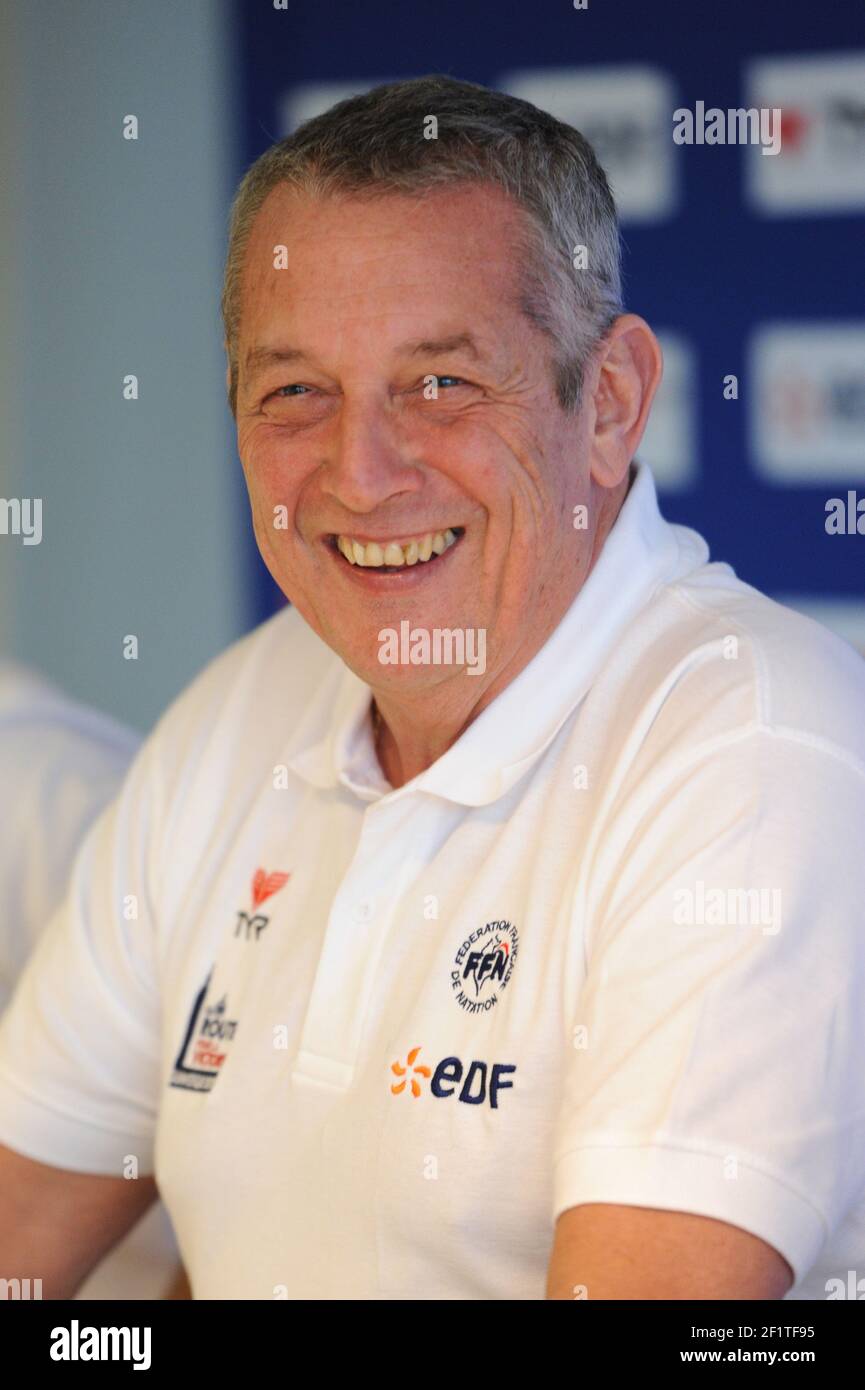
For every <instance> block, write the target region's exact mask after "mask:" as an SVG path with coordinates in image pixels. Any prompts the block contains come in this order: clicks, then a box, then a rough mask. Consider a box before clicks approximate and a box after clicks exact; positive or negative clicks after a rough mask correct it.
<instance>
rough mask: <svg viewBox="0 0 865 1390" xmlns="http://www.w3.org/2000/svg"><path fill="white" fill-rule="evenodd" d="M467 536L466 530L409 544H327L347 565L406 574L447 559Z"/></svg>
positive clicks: (430, 534) (342, 539) (348, 540)
mask: <svg viewBox="0 0 865 1390" xmlns="http://www.w3.org/2000/svg"><path fill="white" fill-rule="evenodd" d="M464 534H465V527H463V526H449V527H447V528H446V529H445V530H443V531H427V532H426V534H425V535H422V536H415V537H413V538H412V539H410V540H406V541H394V540H381V541H360V540H356V539H355V538H354V537H353V536H348V535H331V536H328V537H327V543H328V545H329V546H330V548H331V549H332V550H334V551H335V552H336V553H337V554H338V555H340V556H341V557H342V559H343V560H344V562H345V563H346V564H347V565H351V566H352V567H354V568H357V569H364V570H371V571H373V573H375V574H403V573H405V572H406V571H408V570H412V569H424V568H426V566H427V565H431V564H434V562H435V561H436V560H438V559H440V558H441V556H442V555H446V554H447V552H448V551H449V550H451V549H452V548H453V547H454V546H455V545H456V544H457V542H458V541H459V540H460V538H461V537H462V536H463V535H464Z"/></svg>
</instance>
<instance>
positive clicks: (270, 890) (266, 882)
mask: <svg viewBox="0 0 865 1390" xmlns="http://www.w3.org/2000/svg"><path fill="white" fill-rule="evenodd" d="M290 878H291V874H285V873H282V872H281V871H280V870H278V869H277V870H275V871H274V872H273V873H270V874H268V873H265V871H264V869H256V871H255V873H254V874H253V876H252V906H253V909H254V908H256V907H260V906H261V904H262V903H263V902H266V901H267V899H268V898H270V897H272V896H273V894H274V893H278V892H279V890H280V888H282V886H283V885H284V884H285V883H287V882H288V880H289V879H290ZM269 921H270V918H269V917H264V916H262V914H261V913H260V912H255V911H253V912H252V913H249V912H238V914H237V925H236V927H235V928H234V935H235V936H240V935H241V932H243V933H244V940H245V941H249V940H250V938H252V939H253V940H255V941H257V940H258V938H259V937H260V936H261V933H262V932H263V931H264V929H265V927H266V926H267V924H268V922H269ZM253 932H254V933H255V936H254V937H252V933H253Z"/></svg>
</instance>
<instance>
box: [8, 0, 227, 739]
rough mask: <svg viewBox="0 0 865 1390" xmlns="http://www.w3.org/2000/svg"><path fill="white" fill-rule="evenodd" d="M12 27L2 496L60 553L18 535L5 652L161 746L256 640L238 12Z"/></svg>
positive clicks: (35, 13)
mask: <svg viewBox="0 0 865 1390" xmlns="http://www.w3.org/2000/svg"><path fill="white" fill-rule="evenodd" d="M0 19H2V29H3V32H2V35H0V50H2V54H3V56H2V58H0V92H2V95H0V160H2V166H0V170H2V197H0V315H2V317H0V322H2V324H3V331H2V334H0V497H12V496H20V497H41V498H42V513H43V523H42V524H43V538H42V542H41V544H40V545H31V546H26V545H24V544H23V543H22V540H21V538H20V537H17V536H12V535H2V534H0V651H2V652H3V654H5V655H12V656H15V657H17V658H18V659H19V660H23V661H28V662H31V663H32V664H34V665H35V666H37V667H39V668H40V669H41V670H43V671H45V672H46V673H47V674H48V675H50V676H52V677H53V678H55V679H56V680H58V681H59V682H60V683H61V684H62V685H63V686H64V687H65V688H66V689H67V690H68V691H69V692H70V693H71V694H73V695H76V696H77V697H79V698H83V699H85V700H87V701H89V702H91V703H93V704H95V705H98V706H100V707H102V708H104V709H107V710H109V711H111V712H112V713H114V714H115V715H116V716H118V717H120V718H122V719H125V720H127V721H128V722H129V723H132V724H134V725H136V726H138V727H139V728H141V729H146V728H148V727H149V726H150V725H151V724H152V722H153V720H154V719H155V717H156V716H157V715H158V714H159V713H160V712H161V711H162V709H164V707H165V706H166V705H167V704H168V703H169V701H170V700H171V699H172V698H173V696H174V695H175V694H176V693H177V691H178V690H180V689H181V688H182V687H183V686H184V685H185V684H186V683H187V682H188V681H189V679H190V678H191V677H192V676H193V675H194V674H195V672H196V671H197V670H199V669H200V668H201V666H202V665H204V664H205V662H206V661H207V660H209V659H210V657H211V656H213V655H215V653H216V652H218V651H220V650H222V649H223V648H224V647H225V646H227V645H228V643H229V642H231V641H232V640H233V639H234V638H235V637H237V636H239V635H240V633H241V632H243V631H245V630H246V629H247V628H248V627H249V626H251V622H252V619H251V612H250V607H249V604H250V599H251V591H250V568H249V544H250V541H249V537H250V534H251V528H250V523H249V513H248V505H247V502H246V496H245V491H244V489H243V486H242V478H241V473H240V465H239V463H238V462H237V459H236V454H235V450H234V440H233V435H232V432H231V417H230V414H229V412H228V409H227V406H226V404H225V396H224V371H225V367H224V361H223V356H222V348H221V332H220V323H219V313H218V300H219V288H220V277H221V270H222V258H223V255H224V235H225V225H226V217H227V209H228V204H229V201H230V196H231V192H232V187H231V176H232V170H233V163H232V156H233V151H234V147H235V142H236V138H237V136H236V129H235V119H234V115H235V111H236V110H237V109H238V107H237V103H236V100H235V92H234V90H233V88H232V82H233V78H232V71H233V65H232V60H231V53H230V51H229V35H228V12H227V5H226V4H224V3H223V0H183V3H182V4H178V3H177V0H147V3H140V0H64V3H63V4H57V5H50V6H44V5H38V4H33V3H32V0H0ZM127 113H134V114H135V115H137V116H138V118H139V122H140V138H139V139H138V141H137V142H133V141H127V140H124V139H123V138H122V120H123V117H124V116H125V115H126V114H127ZM128 372H134V373H135V374H137V376H138V377H139V382H140V388H139V389H140V398H139V400H138V401H136V402H127V401H124V400H123V398H122V378H123V376H124V375H125V374H126V373H128ZM128 633H133V634H136V635H137V636H138V639H139V659H138V660H137V661H126V660H124V659H123V653H122V640H123V638H124V636H125V635H126V634H128Z"/></svg>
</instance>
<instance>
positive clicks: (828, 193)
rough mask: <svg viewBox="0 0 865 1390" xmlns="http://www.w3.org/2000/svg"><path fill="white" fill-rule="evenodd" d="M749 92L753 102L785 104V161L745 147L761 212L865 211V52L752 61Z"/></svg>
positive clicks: (749, 180)
mask: <svg viewBox="0 0 865 1390" xmlns="http://www.w3.org/2000/svg"><path fill="white" fill-rule="evenodd" d="M746 93H747V96H746V105H749V106H768V107H780V108H781V149H780V151H779V153H778V156H777V158H776V159H761V158H760V151H759V149H756V150H755V149H750V150H747V151H745V159H746V171H747V177H746V187H747V193H748V198H749V200H750V201H751V203H752V204H753V205H754V206H755V207H756V208H757V209H758V211H760V212H763V213H767V214H770V215H775V216H783V215H784V214H787V213H797V212H798V213H818V214H819V213H837V212H852V211H855V210H858V209H860V208H865V51H863V52H859V53H838V54H823V53H821V54H815V55H814V56H812V57H797V58H766V59H761V60H759V61H755V62H752V63H750V64H749V65H748V69H747V80H746Z"/></svg>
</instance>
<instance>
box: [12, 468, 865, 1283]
mask: <svg viewBox="0 0 865 1390" xmlns="http://www.w3.org/2000/svg"><path fill="white" fill-rule="evenodd" d="M707 561H708V552H707V548H706V545H705V543H704V542H703V540H702V539H701V538H700V537H699V536H697V535H696V534H695V533H694V532H692V531H689V530H687V529H684V528H681V527H677V526H671V525H669V524H667V523H666V522H665V521H664V520H663V518H662V517H661V515H660V513H659V511H658V508H657V501H656V495H655V489H654V484H653V480H652V477H651V474H650V473H649V471H648V470H647V469H646V468H645V467H641V468H640V469H639V470H638V474H637V478H636V481H635V483H634V485H633V486H632V488H631V492H630V494H629V496H628V498H627V500H626V502H625V505H624V507H623V510H622V512H621V513H620V515H619V518H618V519H617V521H616V524H615V527H614V529H613V531H612V532H611V534H610V536H609V538H608V539H607V542H606V544H605V546H604V548H603V550H602V552H601V555H600V557H599V559H598V561H597V563H596V565H595V568H594V570H593V571H592V573H591V574H590V576H589V578H588V580H587V582H586V584H585V585H584V587H583V589H582V591H581V592H580V594H579V595H578V597H577V599H576V600H575V602H574V603H573V605H572V607H571V608H570V610H569V612H568V613H567V614H566V616H565V618H564V620H563V621H562V622H561V624H560V625H559V627H558V628H557V629H556V631H555V632H554V633H553V634H552V636H551V637H550V639H549V641H548V642H547V643H546V645H545V646H544V648H543V650H542V651H541V652H540V653H539V654H538V655H537V656H536V657H535V658H534V659H533V660H532V661H531V663H530V664H529V665H528V666H527V667H526V668H525V669H524V670H523V671H522V673H521V674H520V675H519V676H518V677H517V678H516V680H514V681H513V682H512V684H511V685H510V686H509V687H508V688H507V689H506V690H505V691H504V692H503V693H502V694H501V695H500V696H499V697H498V698H497V699H496V700H495V701H494V702H493V703H492V704H491V705H490V706H489V707H488V708H487V709H486V710H485V711H484V712H483V713H482V714H481V715H480V716H479V718H478V719H477V720H476V721H475V722H474V723H473V724H472V725H471V726H470V727H469V728H468V729H467V731H466V732H465V733H464V734H463V736H462V737H461V738H460V739H459V740H458V742H457V743H456V744H454V746H453V747H452V748H450V749H449V751H448V752H447V753H446V754H444V756H443V757H441V758H440V759H439V760H438V761H437V762H436V763H435V764H434V765H433V766H432V767H430V768H429V769H428V770H427V771H426V772H424V773H422V774H421V775H420V776H418V777H416V778H415V779H414V780H413V781H411V782H409V783H407V784H406V785H405V786H403V787H401V788H399V789H397V790H394V789H392V788H390V787H389V786H388V784H387V783H386V782H385V780H384V778H383V776H382V773H381V770H380V769H379V766H378V763H377V761H376V759H375V756H374V752H373V745H372V741H371V728H370V720H369V690H368V688H366V687H365V686H364V685H363V683H362V682H361V681H360V680H359V679H357V678H356V677H355V676H354V675H352V674H351V673H350V672H349V671H347V669H346V668H345V667H344V665H343V664H342V663H341V661H340V660H339V659H338V658H337V657H336V656H335V655H334V654H333V653H332V652H331V651H330V650H329V649H328V648H327V647H325V646H324V645H323V644H322V643H321V642H320V641H319V639H318V638H317V637H316V636H315V635H314V634H313V633H312V632H311V631H310V630H309V629H308V628H307V627H306V626H305V624H304V623H303V621H302V620H301V619H300V617H299V616H298V615H297V614H296V613H295V612H293V611H291V610H285V611H283V612H281V613H279V614H278V615H277V616H275V617H274V618H272V619H271V620H270V621H268V622H266V623H264V624H263V625H262V626H260V627H259V628H257V629H256V630H255V631H254V632H252V633H251V634H249V635H248V636H247V637H246V638H244V639H243V640H242V641H241V642H239V643H238V644H236V645H235V646H233V647H232V648H230V649H229V650H228V651H227V652H225V653H224V654H223V655H222V656H220V657H219V658H218V659H217V660H216V661H215V662H214V663H212V664H211V665H210V666H209V667H208V668H207V669H206V670H205V671H204V673H203V674H202V675H201V676H200V677H199V678H198V679H197V680H196V681H195V682H194V683H193V685H192V686H190V687H189V688H188V689H187V690H186V691H185V692H184V693H183V695H182V696H181V697H180V698H179V699H178V700H177V701H176V702H175V703H174V705H173V706H172V707H171V709H170V710H169V711H168V712H167V714H166V715H165V716H164V717H163V719H162V720H161V721H160V724H159V725H158V727H157V729H156V731H155V732H154V734H153V735H152V736H151V738H150V739H149V740H148V741H147V743H146V745H145V747H144V748H143V750H142V752H141V753H140V754H139V756H138V757H137V759H136V761H135V763H134V765H133V767H132V769H131V772H130V774H129V776H128V778H127V780H126V783H125V785H124V789H123V792H122V795H121V797H120V798H119V800H118V802H117V803H116V804H115V805H114V806H113V807H112V808H111V809H110V810H109V811H108V812H107V813H106V814H105V815H104V816H103V817H102V819H101V820H100V822H99V823H98V825H97V826H96V827H95V829H94V831H93V832H92V833H91V835H90V836H89V838H88V840H87V842H86V843H85V845H84V847H83V850H82V852H81V854H80V856H79V858H78V860H77V863H76V866H75V871H74V875H73V880H72V885H71V889H70V892H69V894H68V896H67V899H66V903H65V906H64V908H63V910H62V912H60V913H58V915H57V916H56V918H55V919H54V921H53V923H52V925H51V929H50V931H49V932H48V934H47V935H46V937H45V939H44V940H43V942H42V944H41V945H40V948H39V950H38V952H37V956H36V958H35V959H34V960H33V961H32V963H31V965H30V967H29V969H28V972H27V975H26V977H25V981H24V985H23V987H22V989H21V991H20V992H19V994H18V996H17V999H16V1001H15V1005H14V1007H13V1009H12V1010H11V1013H10V1014H9V1015H8V1016H7V1018H6V1019H5V1021H4V1023H3V1025H2V1030H0V1139H2V1140H4V1141H5V1142H6V1143H8V1144H10V1145H12V1146H13V1147H14V1148H17V1149H20V1150H21V1151H22V1152H25V1153H28V1154H31V1155H32V1156H34V1157H36V1158H38V1159H41V1160H43V1161H47V1162H53V1163H58V1162H59V1163H63V1164H65V1165H66V1166H68V1167H70V1168H76V1169H81V1170H91V1171H96V1172H106V1173H109V1172H110V1173H114V1172H117V1171H119V1169H120V1165H121V1163H122V1161H123V1156H124V1155H126V1154H130V1153H132V1154H136V1155H137V1156H138V1157H139V1159H140V1162H141V1165H142V1171H147V1170H148V1169H149V1168H150V1166H151V1164H153V1165H154V1166H155V1172H156V1174H157V1178H158V1181H159V1184H160V1188H161V1190H162V1193H163V1197H164V1200H165V1202H166V1204H167V1206H168V1209H169V1211H170V1213H171V1215H172V1218H173V1221H174V1224H175V1227H176V1230H177V1232H178V1236H179V1240H180V1245H181V1250H182V1254H183V1257H184V1260H185V1263H186V1266H187V1268H188V1270H189V1273H190V1276H191V1281H192V1286H193V1291H194V1294H195V1296H196V1297H199V1298H273V1297H289V1298H328V1297H340V1298H459V1299H472V1298H485V1299H486V1298H494V1299H496V1298H542V1297H543V1296H544V1285H545V1275H546V1269H547V1264H548V1260H549V1256H550V1251H551V1246H552V1240H553V1231H554V1222H555V1218H556V1217H557V1215H558V1214H559V1213H560V1212H561V1211H563V1210H564V1209H565V1208H567V1207H570V1206H573V1205H575V1204H579V1203H582V1202H614V1203H626V1204H634V1205H638V1206H648V1207H660V1208H666V1209H670V1210H680V1211H688V1212H696V1213H700V1214H703V1215H706V1216H711V1217H716V1218H718V1219H720V1220H723V1221H727V1222H731V1223H732V1224H734V1225H737V1226H740V1227H743V1228H744V1229H746V1230H748V1231H751V1232H753V1233H755V1234H756V1235H758V1236H760V1237H762V1238H763V1239H764V1240H766V1241H768V1242H769V1243H770V1244H771V1245H773V1246H774V1247H775V1248H776V1249H778V1250H779V1251H780V1252H781V1254H782V1255H783V1256H784V1257H785V1258H786V1259H787V1260H788V1261H789V1263H790V1264H791V1265H792V1267H793V1270H794V1273H795V1277H796V1284H795V1286H794V1289H793V1291H792V1294H791V1295H788V1296H792V1297H797V1298H823V1297H825V1296H826V1291H825V1283H826V1280H827V1279H829V1278H830V1277H842V1278H846V1276H847V1271H848V1270H849V1269H856V1268H858V1269H859V1270H860V1271H861V1273H862V1274H865V1067H863V1065H862V1058H863V1056H865V1008H863V999H865V931H863V904H865V853H863V849H865V846H863V827H865V720H863V717H862V716H863V707H865V665H863V663H862V661H861V659H860V658H859V657H858V655H856V654H855V653H854V652H853V650H852V648H849V647H847V646H846V645H845V644H844V643H842V642H841V641H840V640H839V639H836V638H835V637H833V636H831V635H830V634H829V633H827V632H826V631H824V630H823V629H822V628H820V627H818V626H817V625H816V624H814V623H812V622H810V621H808V620H807V619H804V618H802V617H800V616H798V615H796V614H794V613H792V612H790V611H788V610H786V609H784V608H781V607H779V606H778V605H776V604H774V603H772V602H771V601H770V600H768V599H767V598H765V597H763V596H762V595H760V594H759V593H757V592H756V591H754V590H753V589H750V588H749V587H748V586H746V585H745V584H743V583H741V582H740V581H739V580H737V579H736V578H735V576H734V574H733V573H732V571H731V570H730V569H729V568H728V567H727V566H725V565H719V564H709V563H707ZM136 914H137V915H136ZM589 1296H590V1297H591V1290H589Z"/></svg>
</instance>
